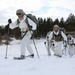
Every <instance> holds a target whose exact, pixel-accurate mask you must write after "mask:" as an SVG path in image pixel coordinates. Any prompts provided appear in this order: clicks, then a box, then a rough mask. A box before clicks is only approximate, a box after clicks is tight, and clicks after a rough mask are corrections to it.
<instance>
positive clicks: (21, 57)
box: [14, 55, 25, 60]
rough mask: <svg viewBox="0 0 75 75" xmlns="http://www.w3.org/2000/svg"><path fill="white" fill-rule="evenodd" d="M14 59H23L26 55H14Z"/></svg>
mask: <svg viewBox="0 0 75 75" xmlns="http://www.w3.org/2000/svg"><path fill="white" fill-rule="evenodd" d="M14 59H16V60H23V59H25V55H21V56H20V57H14Z"/></svg>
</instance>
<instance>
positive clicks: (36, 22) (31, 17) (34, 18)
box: [17, 14, 38, 29]
mask: <svg viewBox="0 0 75 75" xmlns="http://www.w3.org/2000/svg"><path fill="white" fill-rule="evenodd" d="M26 16H27V18H29V19H31V20H32V21H33V22H34V23H35V24H36V25H38V20H37V18H36V17H35V16H34V15H32V14H26ZM27 18H26V20H25V22H26V23H27V25H28V27H29V29H31V26H30V25H29V23H28V19H27ZM19 23H20V21H19V20H18V19H17V24H19Z"/></svg>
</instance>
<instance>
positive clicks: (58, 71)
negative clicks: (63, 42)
mask: <svg viewBox="0 0 75 75" xmlns="http://www.w3.org/2000/svg"><path fill="white" fill-rule="evenodd" d="M44 41H45V39H40V40H35V43H36V47H37V50H38V53H39V56H40V58H38V57H37V53H36V50H35V47H34V44H33V42H32V41H31V45H32V48H33V51H34V53H35V57H34V58H26V59H25V60H13V57H14V56H20V41H19V40H18V41H17V40H15V41H12V42H11V44H10V45H9V46H8V55H7V57H8V58H7V59H5V54H6V45H1V46H0V75H75V56H73V57H72V58H69V56H64V57H62V58H59V57H55V56H54V55H53V53H52V55H51V56H50V57H49V56H48V55H47V50H46V47H45V45H44ZM28 54H29V53H28V52H27V51H26V55H28Z"/></svg>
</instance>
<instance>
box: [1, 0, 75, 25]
mask: <svg viewBox="0 0 75 75" xmlns="http://www.w3.org/2000/svg"><path fill="white" fill-rule="evenodd" d="M17 9H23V10H24V11H25V13H26V14H28V13H32V14H33V15H35V16H36V17H37V18H38V17H42V18H47V17H51V18H52V19H53V20H55V19H56V18H58V19H61V17H63V18H64V19H65V20H66V18H67V17H68V16H69V14H70V13H72V14H74V15H75V0H0V25H6V24H7V23H8V22H7V21H8V19H9V18H11V19H12V21H13V22H14V21H15V20H16V18H17V16H16V10H17Z"/></svg>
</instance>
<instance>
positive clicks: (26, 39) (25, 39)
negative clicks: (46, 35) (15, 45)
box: [20, 31, 34, 55]
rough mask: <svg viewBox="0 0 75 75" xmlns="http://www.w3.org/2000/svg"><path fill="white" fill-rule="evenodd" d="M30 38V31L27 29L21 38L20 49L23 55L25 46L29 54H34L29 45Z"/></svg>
mask: <svg viewBox="0 0 75 75" xmlns="http://www.w3.org/2000/svg"><path fill="white" fill-rule="evenodd" d="M30 38H31V33H30V31H28V32H27V33H26V35H25V36H24V37H23V39H22V40H21V49H20V52H21V55H25V51H26V48H27V50H28V51H29V53H30V54H34V53H33V50H32V47H31V45H30Z"/></svg>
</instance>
